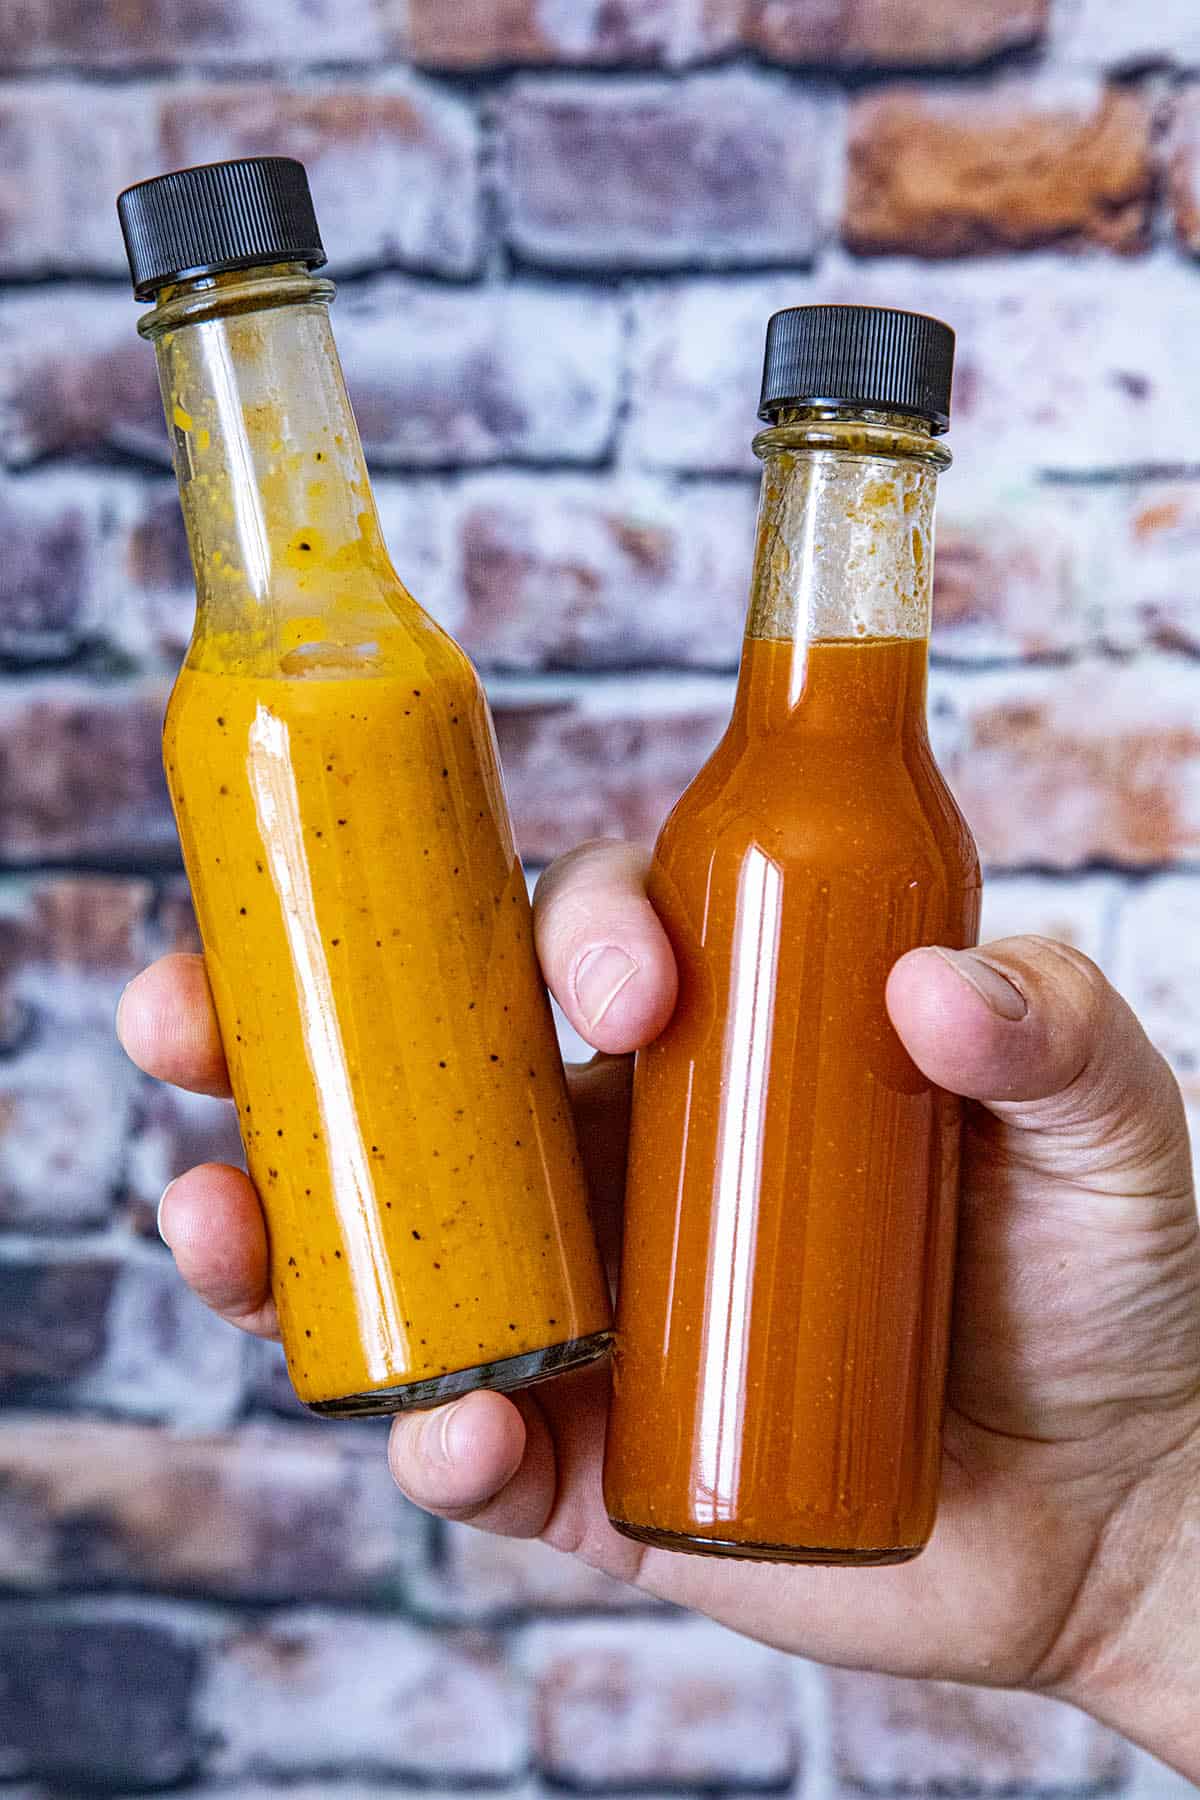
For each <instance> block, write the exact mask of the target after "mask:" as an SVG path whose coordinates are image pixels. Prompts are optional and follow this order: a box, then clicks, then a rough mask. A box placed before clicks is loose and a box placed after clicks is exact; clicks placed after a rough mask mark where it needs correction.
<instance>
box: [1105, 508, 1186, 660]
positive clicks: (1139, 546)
mask: <svg viewBox="0 0 1200 1800" xmlns="http://www.w3.org/2000/svg"><path fill="white" fill-rule="evenodd" d="M1101 496H1103V499H1104V502H1105V503H1104V505H1103V511H1102V512H1100V511H1099V509H1098V508H1097V505H1096V500H1097V498H1100V497H1101ZM1088 510H1090V513H1091V516H1092V518H1093V520H1094V522H1095V531H1094V537H1093V544H1094V559H1093V562H1094V577H1093V579H1094V586H1095V590H1096V591H1097V592H1098V593H1100V594H1102V595H1103V599H1104V603H1105V604H1104V635H1105V639H1106V641H1107V642H1108V644H1109V645H1110V646H1111V647H1112V648H1113V649H1116V650H1121V651H1128V650H1131V649H1136V648H1138V646H1139V645H1141V644H1146V643H1149V644H1154V645H1157V646H1159V647H1160V648H1162V649H1164V650H1182V651H1185V652H1187V653H1189V654H1191V653H1194V652H1196V651H1197V650H1200V606H1197V602H1196V597H1197V594H1200V481H1148V482H1137V483H1133V484H1130V485H1129V486H1123V487H1122V488H1120V489H1119V490H1117V491H1116V492H1115V493H1114V494H1112V496H1111V499H1110V498H1109V496H1108V495H1106V494H1104V491H1103V490H1098V491H1097V494H1096V495H1093V496H1091V497H1089V502H1088Z"/></svg>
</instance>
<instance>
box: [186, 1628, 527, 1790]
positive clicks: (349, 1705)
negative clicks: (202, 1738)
mask: <svg viewBox="0 0 1200 1800" xmlns="http://www.w3.org/2000/svg"><path fill="white" fill-rule="evenodd" d="M314 1697H316V1698H317V1699H318V1700H319V1704H314ZM198 1717H199V1720H200V1722H201V1724H202V1726H203V1727H204V1729H205V1730H207V1731H210V1732H212V1733H214V1734H215V1739H216V1744H217V1748H216V1749H215V1751H214V1754H213V1770H214V1773H216V1774H218V1775H230V1776H232V1775H239V1774H243V1773H252V1774H255V1775H266V1774H271V1775H281V1776H287V1775H293V1774H295V1775H303V1774H306V1773H308V1772H309V1771H311V1770H313V1769H327V1770H331V1771H332V1770H334V1769H337V1768H339V1767H340V1768H343V1769H354V1770H357V1771H360V1772H362V1773H368V1772H369V1773H372V1774H376V1775H385V1774H387V1775H394V1776H401V1777H405V1778H407V1779H410V1780H415V1781H419V1782H431V1781H438V1780H442V1781H445V1780H452V1781H455V1782H471V1781H474V1782H478V1783H481V1784H484V1785H489V1784H492V1783H502V1782H506V1781H511V1780H513V1779H514V1778H515V1777H516V1776H517V1775H519V1773H520V1772H521V1770H522V1769H523V1768H524V1766H525V1763H526V1760H527V1756H528V1742H529V1740H528V1726H527V1721H526V1717H525V1708H524V1705H523V1704H522V1696H521V1694H520V1692H519V1690H518V1689H517V1687H516V1684H515V1683H514V1681H513V1680H512V1677H511V1676H510V1674H509V1673H508V1671H507V1670H506V1668H505V1666H504V1660H503V1652H502V1647H501V1645H500V1643H499V1642H496V1641H491V1640H488V1639H485V1638H481V1637H457V1638H456V1637H450V1636H446V1635H444V1634H439V1635H434V1634H433V1633H429V1632H424V1631H420V1630H418V1629H416V1628H415V1627H413V1626H411V1625H407V1624H405V1623H404V1622H403V1621H401V1620H399V1619H396V1618H386V1619H369V1618H363V1617H354V1616H352V1615H347V1614H336V1613H330V1612H303V1613H276V1614H275V1615H274V1616H273V1617H272V1618H271V1619H270V1620H269V1621H267V1622H264V1623H263V1624H261V1625H254V1624H249V1625H247V1626H246V1627H245V1628H244V1629H241V1630H238V1629H236V1628H235V1629H234V1630H233V1631H232V1632H231V1633H230V1635H229V1636H228V1637H227V1638H226V1639H225V1641H224V1642H223V1643H222V1644H221V1645H220V1646H219V1647H218V1649H217V1650H216V1653H215V1655H214V1658H213V1663H212V1667H211V1670H210V1673H209V1678H208V1681H207V1683H206V1685H205V1688H204V1691H203V1693H202V1695H201V1700H200V1706H199V1710H198Z"/></svg>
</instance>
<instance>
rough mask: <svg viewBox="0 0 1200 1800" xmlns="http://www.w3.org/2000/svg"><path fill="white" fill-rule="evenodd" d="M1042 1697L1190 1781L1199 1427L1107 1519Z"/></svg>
mask: <svg viewBox="0 0 1200 1800" xmlns="http://www.w3.org/2000/svg"><path fill="white" fill-rule="evenodd" d="M1055 1662H1056V1664H1057V1665H1058V1668H1059V1669H1060V1670H1061V1671H1062V1673H1061V1675H1059V1676H1058V1677H1057V1678H1055V1679H1054V1680H1053V1681H1052V1683H1051V1690H1052V1691H1053V1692H1054V1693H1055V1694H1056V1695H1057V1696H1058V1697H1059V1698H1061V1699H1063V1700H1067V1701H1070V1702H1071V1703H1072V1704H1073V1705H1075V1706H1078V1707H1080V1708H1081V1709H1082V1710H1083V1711H1085V1712H1088V1713H1090V1714H1091V1715H1092V1716H1093V1717H1094V1718H1096V1719H1099V1720H1100V1721H1101V1722H1102V1723H1103V1724H1105V1725H1109V1726H1111V1727H1112V1728H1113V1729H1114V1730H1116V1731H1119V1732H1120V1733H1121V1734H1122V1735H1123V1736H1124V1737H1127V1738H1129V1739H1130V1740H1131V1741H1132V1742H1133V1743H1135V1744H1138V1745H1140V1746H1141V1748H1143V1749H1145V1750H1148V1751H1149V1752H1150V1753H1151V1754H1152V1755H1153V1756H1157V1757H1158V1758H1159V1759H1160V1760H1161V1761H1163V1762H1165V1763H1167V1764H1168V1765H1169V1766H1170V1767H1172V1768H1174V1769H1177V1770H1178V1771H1179V1773H1180V1774H1182V1775H1184V1776H1186V1777H1187V1778H1188V1779H1189V1780H1191V1781H1194V1782H1197V1783H1200V1428H1198V1429H1197V1430H1195V1431H1193V1433H1192V1435H1191V1436H1190V1438H1189V1439H1188V1440H1187V1441H1186V1442H1185V1443H1184V1445H1182V1446H1181V1447H1180V1449H1179V1450H1178V1451H1176V1452H1174V1453H1173V1454H1171V1455H1170V1456H1169V1457H1167V1458H1165V1459H1162V1460H1160V1461H1159V1462H1158V1463H1157V1464H1156V1466H1155V1468H1154V1469H1153V1471H1152V1473H1150V1474H1149V1475H1147V1476H1146V1477H1145V1478H1144V1479H1143V1480H1142V1481H1140V1482H1138V1483H1137V1485H1136V1486H1135V1487H1134V1488H1132V1489H1131V1490H1130V1492H1129V1493H1128V1494H1127V1495H1126V1497H1125V1498H1124V1500H1122V1501H1121V1502H1120V1503H1119V1504H1118V1506H1117V1507H1116V1508H1115V1509H1114V1511H1113V1513H1112V1514H1111V1515H1110V1518H1109V1521H1108V1524H1107V1525H1106V1527H1105V1529H1104V1532H1103V1534H1102V1536H1101V1539H1100V1541H1099V1543H1098V1545H1097V1548H1096V1552H1095V1555H1094V1557H1093V1560H1092V1565H1091V1568H1090V1570H1089V1573H1088V1576H1087V1579H1086V1580H1085V1582H1084V1584H1083V1587H1082V1588H1081V1590H1080V1594H1079V1597H1078V1600H1077V1601H1076V1604H1075V1606H1074V1607H1073V1608H1072V1614H1071V1619H1070V1621H1069V1622H1068V1627H1067V1630H1066V1631H1065V1632H1064V1634H1063V1638H1062V1640H1061V1641H1060V1644H1059V1646H1058V1654H1056V1657H1055Z"/></svg>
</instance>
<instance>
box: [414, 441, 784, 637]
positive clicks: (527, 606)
mask: <svg viewBox="0 0 1200 1800" xmlns="http://www.w3.org/2000/svg"><path fill="white" fill-rule="evenodd" d="M754 508H755V491H754V489H753V487H752V486H751V485H750V484H749V483H747V484H745V485H742V484H740V483H739V484H728V483H720V484H718V483H695V484H689V485H688V486H686V487H683V488H678V489H675V488H671V487H668V486H666V485H665V484H663V483H659V482H654V481H646V480H641V481H639V480H637V479H632V480H630V479H625V480H618V481H609V480H605V481H596V480H589V481H581V480H563V479H559V478H555V477H550V476H537V477H534V476H521V475H510V474H498V475H488V476H481V477H478V478H477V479H474V480H471V481H468V482H466V483H464V484H463V485H462V486H461V488H459V489H458V490H457V492H456V494H455V496H454V503H453V542H452V550H451V554H450V558H449V579H448V581H447V587H448V589H449V591H450V592H452V593H454V594H456V595H457V596H459V605H458V607H457V608H456V609H455V612H454V614H453V615H452V617H451V618H450V619H449V620H448V621H447V622H448V623H450V624H451V627H452V629H453V630H454V631H455V633H456V634H457V635H458V636H459V637H460V639H461V641H462V642H463V644H464V645H465V646H466V648H467V649H468V650H469V651H470V652H471V654H472V655H473V656H474V657H475V658H476V660H477V661H478V662H480V663H481V664H483V665H485V666H487V667H490V668H503V669H540V668H545V669H555V668H585V669H603V668H629V667H631V666H635V665H638V664H642V665H645V664H658V663H667V664H691V665H696V666H701V667H708V668H733V667H736V664H737V658H738V652H739V649H740V646H741V636H742V624H743V620H744V617H745V611H746V601H747V595H748V592H749V582H750V568H751V562H752V559H753V550H754Z"/></svg>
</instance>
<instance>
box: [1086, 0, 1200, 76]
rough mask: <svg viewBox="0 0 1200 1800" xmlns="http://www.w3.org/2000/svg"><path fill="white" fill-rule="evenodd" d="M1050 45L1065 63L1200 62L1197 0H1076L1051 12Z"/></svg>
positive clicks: (1115, 66)
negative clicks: (1127, 0)
mask: <svg viewBox="0 0 1200 1800" xmlns="http://www.w3.org/2000/svg"><path fill="white" fill-rule="evenodd" d="M1050 48H1051V49H1052V50H1053V51H1054V52H1055V53H1056V55H1057V57H1058V58H1059V59H1060V60H1062V61H1065V62H1072V63H1076V64H1083V65H1085V66H1088V67H1092V68H1102V69H1112V70H1115V71H1117V72H1119V73H1128V72H1129V71H1131V70H1136V69H1142V68H1151V67H1161V66H1171V65H1175V66H1177V67H1181V68H1185V69H1186V68H1193V69H1194V68H1195V67H1196V65H1197V63H1200V15H1198V14H1197V12H1196V8H1195V7H1194V6H1193V5H1192V0H1142V4H1141V5H1138V6H1113V5H1112V4H1111V0H1072V3H1071V4H1070V5H1069V6H1064V5H1056V6H1055V7H1053V9H1052V14H1051V34H1050Z"/></svg>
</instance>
